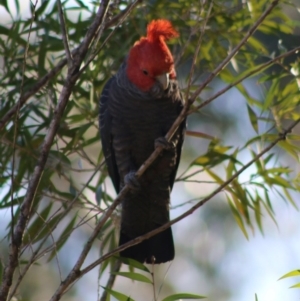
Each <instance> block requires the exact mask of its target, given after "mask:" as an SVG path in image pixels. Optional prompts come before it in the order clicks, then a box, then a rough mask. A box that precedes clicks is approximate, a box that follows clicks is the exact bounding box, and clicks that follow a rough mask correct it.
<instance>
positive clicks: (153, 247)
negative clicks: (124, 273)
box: [119, 228, 175, 264]
mask: <svg viewBox="0 0 300 301" xmlns="http://www.w3.org/2000/svg"><path fill="white" fill-rule="evenodd" d="M130 240H132V238H130V237H128V236H127V235H126V234H124V233H123V232H122V231H121V234H120V242H119V245H123V244H124V243H126V242H128V241H130ZM174 253H175V252H174V243H173V235H172V230H171V228H168V229H166V230H164V231H162V232H160V233H158V234H156V235H155V236H153V237H150V238H149V239H146V240H144V241H142V242H141V243H139V244H137V245H135V246H132V247H130V248H128V249H126V250H124V251H121V252H120V256H122V257H127V258H132V259H134V260H137V261H139V262H142V263H143V262H145V261H146V263H152V256H154V258H155V262H154V263H155V264H157V263H164V262H167V261H170V260H173V259H174Z"/></svg>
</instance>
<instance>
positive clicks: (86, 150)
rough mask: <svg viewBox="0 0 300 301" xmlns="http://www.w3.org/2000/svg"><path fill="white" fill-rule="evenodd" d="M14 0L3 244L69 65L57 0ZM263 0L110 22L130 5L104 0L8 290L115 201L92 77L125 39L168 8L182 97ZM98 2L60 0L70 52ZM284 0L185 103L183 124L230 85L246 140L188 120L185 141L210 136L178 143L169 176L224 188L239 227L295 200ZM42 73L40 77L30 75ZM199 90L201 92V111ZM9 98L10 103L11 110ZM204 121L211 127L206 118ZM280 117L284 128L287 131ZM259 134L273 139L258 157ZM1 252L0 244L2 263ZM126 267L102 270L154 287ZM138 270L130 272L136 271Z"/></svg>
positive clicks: (1, 198)
mask: <svg viewBox="0 0 300 301" xmlns="http://www.w3.org/2000/svg"><path fill="white" fill-rule="evenodd" d="M21 2H22V3H21ZM274 2H276V1H274ZM24 3H25V1H20V0H15V1H14V2H13V1H7V0H1V1H0V5H1V10H2V14H3V16H5V18H4V17H3V18H2V21H1V23H0V66H1V68H0V95H1V96H0V154H1V156H0V170H1V175H2V176H1V177H0V210H1V211H2V212H1V213H3V214H4V213H5V214H6V216H9V222H8V223H7V224H4V223H3V222H1V226H2V227H1V228H3V229H4V228H5V235H4V236H5V238H4V241H5V242H7V243H10V242H11V241H12V242H13V241H14V235H12V233H14V231H15V227H16V225H17V223H18V220H19V219H20V217H21V215H22V214H23V212H22V209H21V206H22V203H23V201H24V198H25V197H26V194H28V191H29V190H30V189H31V188H30V179H31V178H32V175H33V174H34V173H35V171H36V166H37V165H38V164H39V160H40V159H39V158H40V156H41V148H42V145H43V143H44V141H45V137H46V135H47V132H48V131H49V128H50V127H51V122H52V120H53V118H55V116H56V115H57V107H58V105H59V97H60V95H61V92H62V87H63V86H64V85H65V84H66V78H67V75H68V68H67V66H68V62H67V60H66V46H65V45H64V43H63V35H62V26H63V25H62V24H61V21H60V18H59V13H58V6H57V3H56V2H55V1H37V4H36V2H35V1H31V3H29V2H26V5H27V6H30V10H29V14H27V15H26V14H25V13H24V11H25V7H24V5H25V4H24ZM270 3H271V2H270V1H269V0H261V1H238V0H234V1H221V0H216V1H199V0H188V1H187V0H172V1H158V0H152V1H137V3H136V4H137V5H136V6H135V7H134V9H133V10H132V11H130V12H129V13H128V15H125V16H124V18H123V16H122V17H120V18H119V19H116V21H115V22H113V23H112V24H111V25H110V24H109V22H110V21H112V20H114V18H115V17H116V16H121V15H120V14H122V12H124V10H125V9H126V7H128V6H129V4H130V3H129V1H121V0H113V1H110V3H109V7H108V12H107V15H106V19H105V22H106V23H105V22H104V23H103V24H102V26H100V30H99V32H98V36H97V37H96V38H95V39H94V41H93V43H91V45H89V50H88V52H87V55H86V56H85V58H84V61H83V63H82V64H81V67H83V66H84V64H86V63H88V65H87V66H85V68H84V70H82V72H81V74H80V76H79V78H78V80H77V82H76V84H75V85H74V87H73V89H72V94H71V96H70V97H69V101H68V104H67V106H66V108H65V109H64V111H63V112H62V116H61V118H60V120H59V126H58V127H57V128H56V129H55V133H54V134H55V136H54V139H53V141H52V142H51V149H50V151H49V153H47V154H46V155H47V163H46V165H45V166H44V168H43V171H42V175H41V177H40V179H39V182H38V186H37V187H36V189H35V190H34V193H33V196H32V205H31V208H30V214H29V219H28V220H27V221H26V228H25V231H24V235H23V236H22V244H21V247H20V249H19V254H18V262H19V263H18V265H19V270H20V272H19V273H20V274H19V275H21V279H20V282H19V283H18V282H14V283H13V286H12V288H13V290H12V292H13V294H11V295H10V298H12V297H13V295H14V294H16V292H17V289H18V286H19V284H20V283H22V281H23V280H24V279H25V278H26V273H27V270H28V268H29V267H30V266H31V265H33V264H38V263H39V262H40V261H41V259H42V258H45V257H46V258H47V261H48V262H50V261H54V260H56V258H57V254H58V253H59V252H60V250H61V249H62V248H63V247H64V246H65V244H66V243H67V242H68V240H69V239H70V236H71V235H74V236H76V233H77V232H78V233H80V231H81V228H82V227H84V226H86V225H89V227H91V228H93V227H94V226H95V224H96V223H97V222H98V221H99V219H101V216H102V214H103V213H104V212H105V210H106V209H107V208H108V207H109V206H110V205H111V204H112V202H113V200H114V198H115V195H114V194H113V192H112V191H113V190H112V189H110V188H109V187H110V182H109V180H108V178H107V177H108V174H107V171H106V167H105V166H104V164H103V153H102V151H101V144H100V139H99V134H98V100H99V95H100V93H101V91H102V88H103V86H104V84H105V82H106V81H107V80H108V79H109V78H110V77H111V76H112V75H113V74H114V73H115V72H116V70H117V69H118V68H119V66H120V64H121V63H122V61H123V60H124V59H125V57H126V55H127V53H128V50H129V49H130V47H131V45H132V44H133V43H134V42H135V41H136V40H137V39H139V37H140V36H142V35H144V34H145V28H146V25H147V23H148V21H150V20H152V19H157V18H167V19H169V20H171V21H172V23H173V24H174V27H175V28H176V29H177V30H178V31H179V32H180V37H179V39H177V40H173V41H171V49H172V52H173V53H174V56H175V59H176V63H177V70H178V77H179V80H180V83H181V87H182V91H183V94H184V96H185V98H186V100H188V99H189V98H190V97H191V96H193V95H194V94H193V93H195V92H197V89H198V88H199V86H200V85H201V83H202V82H204V81H205V79H207V78H208V77H209V76H210V75H211V74H212V72H213V70H215V69H216V67H217V66H218V65H219V64H221V62H222V61H224V60H225V59H226V57H227V56H228V54H229V53H230V52H231V51H232V50H234V48H235V47H236V46H237V45H238V44H239V43H240V41H241V40H242V39H243V38H244V37H245V36H246V35H247V34H249V30H250V29H251V27H252V26H253V24H255V22H257V20H258V19H259V18H260V17H261V16H262V15H263V13H264V12H265V11H266V10H267V8H268V7H269V5H270ZM272 3H273V2H272ZM99 5H100V4H99V3H98V1H94V2H87V1H80V0H76V1H68V0H66V1H64V2H63V3H62V8H63V12H64V19H65V29H66V32H67V37H68V47H69V50H70V52H71V53H73V54H74V55H75V52H74V51H76V49H77V47H78V46H79V45H80V43H81V42H82V41H83V37H84V36H85V34H86V32H87V31H88V29H89V28H90V26H91V23H92V21H93V20H94V18H95V16H96V12H97V10H98V7H99ZM289 5H291V4H289V3H285V2H284V1H279V3H278V4H277V3H275V5H274V8H273V9H272V10H271V11H270V12H269V13H268V14H267V15H266V17H265V19H264V20H263V21H262V22H260V23H259V24H258V29H257V30H256V32H255V33H254V34H252V32H250V37H249V39H248V41H247V42H245V43H244V44H243V45H241V47H240V49H238V51H237V53H236V55H235V56H234V57H233V58H232V59H231V60H230V61H229V63H228V64H225V66H224V68H222V70H221V71H220V72H218V74H213V75H214V76H213V78H214V80H213V82H210V83H208V85H206V87H205V90H204V91H202V93H201V94H200V95H198V96H197V97H196V98H195V102H194V103H193V104H192V106H191V107H190V109H189V112H190V116H189V118H190V119H188V120H190V121H189V122H188V130H190V128H189V126H190V125H194V124H198V123H199V124H201V122H202V121H203V118H204V119H205V118H206V117H205V116H203V112H208V111H209V110H212V108H213V107H211V105H212V101H213V100H214V99H215V98H217V96H219V95H218V94H217V93H219V94H220V95H221V94H222V90H221V88H220V89H218V88H216V87H218V85H216V84H217V83H220V82H222V83H223V87H227V85H229V86H228V89H229V88H232V89H236V90H237V91H238V92H239V93H241V94H242V95H243V97H244V100H245V104H246V107H247V113H248V117H247V118H248V120H247V122H250V123H251V125H252V132H251V133H245V137H247V139H246V140H245V141H241V142H240V143H239V144H238V145H234V146H233V145H231V144H230V142H229V141H226V140H224V139H223V137H215V136H214V135H213V134H212V133H210V132H205V133H201V132H195V131H190V132H189V131H188V132H187V135H189V136H191V137H193V138H192V139H195V140H196V141H199V140H200V141H202V140H204V139H205V140H207V139H208V140H209V143H208V147H207V150H206V151H205V152H201V153H200V152H199V151H198V150H197V149H195V148H193V146H189V145H185V148H187V149H190V151H189V153H187V154H186V155H185V157H184V158H183V160H184V161H185V165H186V166H187V168H186V170H185V171H183V173H181V174H180V173H179V174H178V179H177V181H178V182H180V181H193V182H195V183H197V185H198V186H199V191H201V185H203V183H201V180H199V178H198V176H199V175H200V178H201V175H202V174H205V175H206V176H208V177H210V179H211V181H212V184H216V187H221V185H223V187H222V189H220V190H221V194H222V195H223V196H224V199H225V200H226V201H227V202H228V206H229V208H230V209H231V211H232V214H233V215H232V216H233V218H234V219H235V220H236V223H237V225H238V227H239V228H240V229H241V231H242V232H243V233H244V235H245V236H246V237H247V238H248V237H249V230H250V231H252V230H253V229H255V228H258V229H259V230H260V231H261V232H263V217H264V215H265V214H268V215H269V216H270V217H271V218H272V219H273V220H274V222H275V223H276V218H277V217H275V212H274V210H273V206H274V204H273V197H272V196H273V195H274V194H277V195H279V196H280V197H282V198H283V199H284V200H285V201H286V202H289V203H290V204H291V205H292V206H294V207H295V208H296V209H297V208H298V204H297V203H298V200H296V199H294V195H295V194H294V192H297V193H299V190H300V181H299V174H297V173H298V172H299V170H297V168H296V165H297V164H298V163H299V150H300V149H299V142H298V141H299V138H300V136H299V135H298V133H297V131H296V130H293V129H292V128H294V127H295V125H296V123H297V122H298V121H299V119H300V111H299V101H300V97H299V88H300V82H299V66H300V65H299V55H298V53H297V51H291V50H292V49H294V48H296V47H299V42H297V39H296V38H294V35H293V34H294V30H295V27H296V25H297V24H295V22H293V21H292V20H291V19H290V17H289V16H288V15H287V14H286V13H285V8H286V7H288V6H289ZM105 24H108V25H107V26H106V25H105ZM198 47H200V48H199V49H200V51H199V52H197V48H198ZM195 54H196V55H195ZM278 56H281V57H278ZM277 57H278V58H277ZM57 66H58V67H57ZM62 66H63V67H62ZM51 70H54V71H53V73H51ZM191 70H192V71H191ZM49 72H50V73H49ZM43 79H45V82H44V83H43V84H40V83H41V81H42V80H43ZM246 80H252V81H255V84H256V85H257V87H259V89H260V91H263V93H261V95H260V96H259V97H258V96H257V93H256V94H254V93H252V91H249V90H248V88H247V84H246ZM222 89H223V88H222ZM214 95H216V97H215V98H214ZM210 99H211V100H210ZM207 100H210V101H208V102H207V106H205V108H204V104H205V101H207ZM12 108H16V109H15V111H14V113H12V114H10V113H9V112H10V110H11V109H12ZM234 110H235V108H234V107H233V108H232V111H233V112H234ZM211 112H212V111H211ZM212 113H213V112H212ZM7 116H9V117H8V119H7V121H6V122H5V123H3V122H2V121H3V120H4V119H3V118H6V117H7ZM208 122H210V121H208ZM215 122H216V123H220V124H221V122H220V120H219V121H218V117H216V121H215ZM293 122H294V123H293ZM291 124H292V125H293V126H292V128H291V131H287V129H289V126H290V125H291ZM146 134H147V133H145V135H146ZM212 136H213V137H212ZM205 143H207V142H205ZM272 143H274V145H273V146H274V147H272V148H270V149H269V150H268V151H266V152H265V153H264V154H261V155H260V153H261V152H262V151H263V150H264V148H266V147H268V146H269V145H270V144H272ZM245 153H247V154H248V155H250V156H251V157H252V158H253V162H252V163H251V164H250V165H251V173H250V174H249V177H248V179H247V180H246V181H245V179H243V180H242V179H241V177H240V176H236V177H235V176H234V175H235V174H236V173H237V172H238V171H239V170H241V169H242V168H243V167H246V164H247V163H248V162H245V161H244V159H243V158H245V156H244V154H245ZM195 154H196V155H195ZM285 156H290V157H291V159H292V160H293V162H294V164H290V165H288V164H287V163H285V162H286V161H285V160H283V159H282V158H285ZM212 196H213V195H212ZM210 198H211V196H206V195H202V194H200V192H199V195H198V197H197V201H201V200H205V202H206V201H209V200H210ZM186 201H188V200H186ZM193 204H194V203H193ZM187 206H189V205H187ZM190 206H191V205H190ZM200 210H201V209H200ZM278 214H280V213H278ZM186 218H188V217H186ZM117 221H118V212H117V211H116V212H114V213H113V214H112V215H111V218H109V219H108V220H107V221H106V222H105V224H104V226H103V227H102V228H101V230H100V231H99V233H98V245H99V246H100V249H101V252H100V256H101V255H104V254H106V253H107V252H109V251H111V250H113V249H115V248H116V246H117V241H118V227H117ZM9 252H10V251H9V250H7V254H5V255H1V261H2V262H1V264H2V265H1V271H2V272H3V271H4V267H5V266H6V265H7V258H8V255H9V254H10V253H9ZM116 260H117V259H116V257H109V258H107V259H106V260H104V262H103V263H102V264H101V265H100V268H99V277H100V281H101V275H102V274H103V273H104V272H105V271H107V270H113V267H114V265H115V264H116ZM175 260H176V259H175ZM127 264H129V266H130V268H129V272H119V271H115V272H114V275H115V276H118V277H127V278H130V279H132V280H135V281H142V282H145V283H149V285H152V284H153V279H152V278H151V277H150V274H149V270H148V268H147V267H145V266H143V265H139V264H138V263H134V262H131V261H129V262H127ZM141 268H142V269H143V274H141V273H140V272H139V270H140V269H141ZM3 275H4V277H5V274H4V273H3ZM297 275H299V273H297ZM148 276H149V277H148ZM287 276H288V275H286V277H287ZM291 276H294V274H293V275H291ZM83 281H84V280H83ZM101 285H103V284H101ZM105 291H106V293H107V294H108V295H111V296H113V297H114V298H116V299H117V300H132V299H131V298H129V297H127V294H126V292H125V295H124V292H122V293H121V292H117V291H114V290H113V288H112V287H111V286H107V287H106V288H105ZM53 293H54V292H53ZM174 293H175V292H174ZM176 293H178V292H176ZM197 293H198V292H197ZM199 293H200V294H202V292H199ZM177 297H178V298H177ZM107 298H108V297H107ZM180 298H181V299H184V298H186V299H191V298H194V299H200V298H202V296H201V295H194V294H188V293H182V294H178V295H176V294H174V295H170V296H169V297H166V298H165V299H163V300H178V299H180ZM0 300H1V301H2V299H1V298H0ZM4 300H8V299H3V301H4ZM107 300H108V299H107Z"/></svg>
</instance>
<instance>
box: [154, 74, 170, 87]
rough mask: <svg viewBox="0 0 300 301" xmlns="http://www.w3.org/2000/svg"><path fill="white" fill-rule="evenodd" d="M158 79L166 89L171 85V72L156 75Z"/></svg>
mask: <svg viewBox="0 0 300 301" xmlns="http://www.w3.org/2000/svg"><path fill="white" fill-rule="evenodd" d="M156 79H157V80H158V81H159V82H160V84H161V85H162V87H163V89H164V90H166V89H167V88H168V86H169V73H163V74H161V75H158V76H156Z"/></svg>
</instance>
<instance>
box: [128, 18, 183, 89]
mask: <svg viewBox="0 0 300 301" xmlns="http://www.w3.org/2000/svg"><path fill="white" fill-rule="evenodd" d="M177 36H179V34H178V32H177V31H176V30H175V29H174V28H173V26H172V24H171V22H170V21H168V20H153V21H151V22H150V23H149V24H148V26H147V36H146V37H142V38H141V39H140V40H139V41H137V42H135V44H134V45H133V47H132V48H131V50H130V52H129V56H128V60H127V70H126V72H127V76H128V78H129V80H130V81H131V82H132V83H133V84H135V85H136V86H137V87H138V88H139V89H141V90H142V91H149V90H150V89H151V88H152V87H153V85H154V84H155V83H156V82H159V83H160V85H161V86H162V88H163V89H164V90H165V89H167V88H168V85H169V79H174V78H176V72H175V67H174V59H173V56H172V54H171V52H170V50H169V48H168V46H167V44H166V42H165V41H167V40H169V39H171V38H173V37H177Z"/></svg>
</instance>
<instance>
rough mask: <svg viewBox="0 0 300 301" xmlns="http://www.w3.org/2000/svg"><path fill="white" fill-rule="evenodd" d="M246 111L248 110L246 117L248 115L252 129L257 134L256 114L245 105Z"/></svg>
mask: <svg viewBox="0 0 300 301" xmlns="http://www.w3.org/2000/svg"><path fill="white" fill-rule="evenodd" d="M247 109H248V115H249V119H250V122H251V124H252V126H253V129H254V130H255V132H256V133H257V134H258V122H257V117H256V114H255V112H254V111H253V110H252V108H251V107H250V106H249V105H247Z"/></svg>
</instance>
